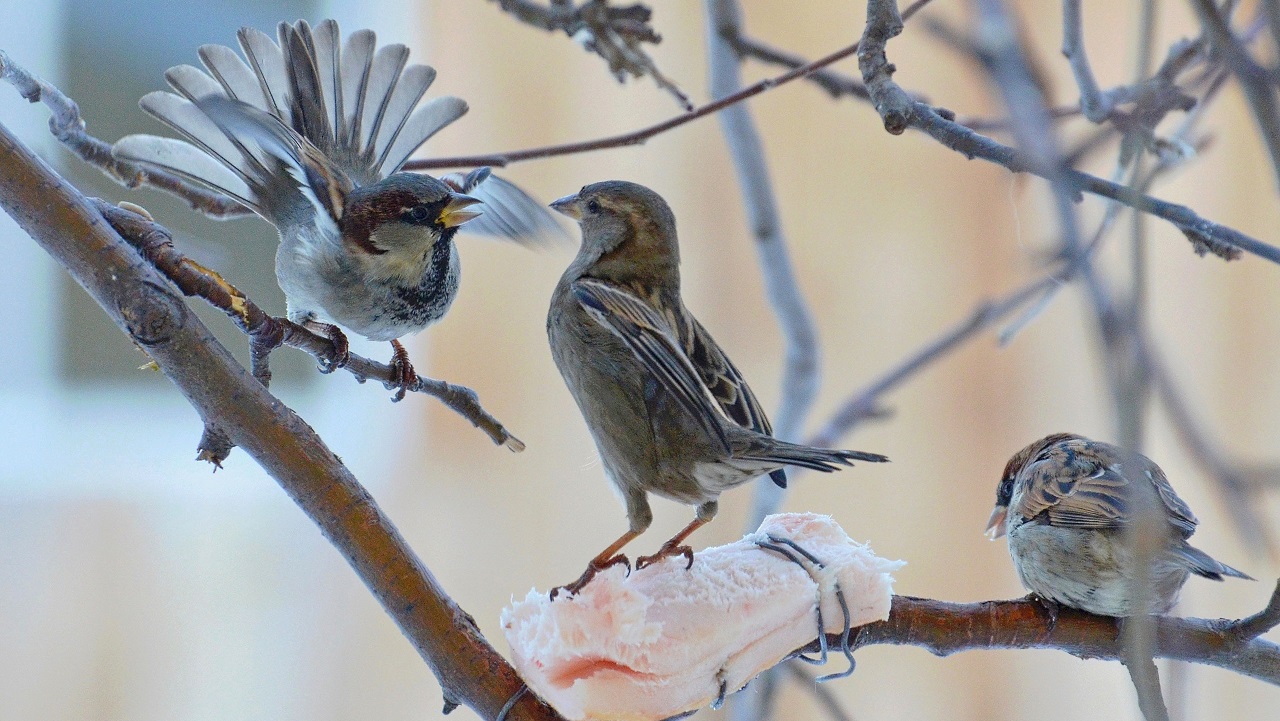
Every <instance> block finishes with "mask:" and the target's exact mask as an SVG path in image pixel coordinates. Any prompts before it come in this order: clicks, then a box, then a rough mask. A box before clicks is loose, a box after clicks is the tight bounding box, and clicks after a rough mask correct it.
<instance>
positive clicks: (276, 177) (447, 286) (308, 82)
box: [114, 20, 560, 400]
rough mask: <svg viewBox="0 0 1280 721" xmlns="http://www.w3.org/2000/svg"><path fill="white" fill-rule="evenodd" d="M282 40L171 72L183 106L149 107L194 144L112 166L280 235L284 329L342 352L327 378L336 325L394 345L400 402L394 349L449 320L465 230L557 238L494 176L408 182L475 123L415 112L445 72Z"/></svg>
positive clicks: (301, 34) (121, 148) (402, 363)
mask: <svg viewBox="0 0 1280 721" xmlns="http://www.w3.org/2000/svg"><path fill="white" fill-rule="evenodd" d="M278 37H279V44H278V45H277V44H276V43H275V42H273V41H272V40H271V38H270V37H268V36H267V35H266V34H264V33H262V32H260V31H258V30H255V29H253V28H244V29H242V30H241V31H240V33H239V40H240V47H241V49H242V50H243V52H244V59H243V60H242V59H241V58H240V56H238V55H237V54H236V53H235V51H233V50H232V49H231V48H228V47H224V46H221V45H205V46H203V47H201V48H200V52H199V55H200V59H201V61H202V62H203V64H204V68H205V69H204V70H201V69H198V68H195V67H192V66H190V65H178V66H176V67H173V68H170V69H169V70H168V72H166V73H165V77H166V79H167V80H168V81H169V85H170V86H172V88H173V89H174V90H175V91H176V93H177V94H174V93H166V92H159V91H157V92H153V93H149V94H148V95H146V96H145V97H143V98H142V100H141V103H140V104H141V106H142V108H143V110H145V111H147V112H148V113H150V114H151V115H153V116H155V117H156V118H157V119H159V120H160V121H162V122H164V123H165V124H167V125H168V126H169V127H171V128H173V129H174V130H176V131H177V132H178V133H179V134H181V135H182V136H183V137H184V138H185V139H186V141H185V142H184V141H182V140H176V139H172V138H161V137H156V136H151V135H131V136H128V137H126V138H123V139H121V140H120V141H119V142H118V143H116V145H115V148H114V153H115V155H116V156H117V157H120V158H123V159H126V160H131V161H136V162H141V163H145V164H150V165H153V166H156V167H159V168H161V169H163V170H166V171H169V172H171V173H174V174H176V175H178V176H181V177H182V178H185V179H187V180H189V181H193V182H195V183H198V184H200V185H203V186H206V187H209V188H211V189H213V190H214V191H216V192H219V193H222V194H224V195H227V196H230V197H231V198H233V199H235V200H236V201H238V202H239V203H241V204H242V205H244V206H245V207H247V208H250V209H252V210H253V211H254V212H256V213H257V214H258V215H260V216H262V217H263V218H264V219H266V220H267V221H268V222H270V223H271V224H272V225H274V226H275V227H276V229H277V230H278V231H279V233H280V247H279V249H278V251H277V253H276V278H277V280H278V281H279V283H280V287H281V288H282V289H283V290H284V293H285V297H286V299H287V303H288V318H289V320H291V321H293V322H295V323H299V324H302V325H305V326H308V327H310V328H312V329H313V330H317V331H319V332H322V333H325V334H327V335H328V336H329V337H330V339H332V340H333V343H334V346H335V349H336V351H337V352H336V353H335V356H334V358H333V359H332V362H330V363H328V364H327V367H326V368H325V370H326V371H331V370H333V369H334V368H337V367H340V366H341V365H342V364H343V363H345V362H346V358H347V350H346V348H347V342H346V336H345V335H344V334H343V333H342V332H341V331H340V330H339V329H338V328H337V327H335V326H334V325H333V324H334V323H336V324H338V325H340V326H342V327H344V328H347V329H350V330H351V331H354V332H356V333H358V334H360V335H363V336H365V337H366V338H369V339H370V340H375V341H390V342H391V344H392V346H393V347H394V350H395V353H394V356H393V360H392V365H393V366H394V367H395V369H396V373H397V377H398V379H399V380H398V385H399V390H398V392H397V394H396V396H395V400H400V399H401V398H403V397H404V393H405V389H406V387H407V386H409V385H410V384H411V383H412V382H413V380H414V379H415V374H414V372H413V367H412V365H411V364H410V363H409V359H408V355H407V354H406V353H405V351H404V347H403V346H402V345H401V344H400V342H399V340H398V339H399V338H401V337H403V336H405V335H408V334H410V333H416V332H417V331H420V330H422V329H423V328H426V327H427V326H428V325H430V324H431V323H434V322H435V321H437V320H439V319H440V318H441V317H442V316H444V314H445V312H446V311H447V310H448V309H449V305H450V304H451V303H452V302H453V299H454V296H455V295H456V293H457V290H458V272H459V268H458V252H457V249H456V248H455V247H454V244H453V237H454V234H455V233H457V231H458V228H459V226H461V225H462V224H463V223H467V230H468V231H474V232H479V233H484V234H490V235H497V236H502V237H506V238H510V239H512V240H516V241H518V242H525V243H535V242H538V241H540V240H542V239H544V238H548V237H552V236H554V235H555V234H557V233H559V232H560V231H559V227H558V225H557V224H556V222H555V220H554V218H553V217H552V216H551V214H550V213H549V212H548V211H547V210H546V209H545V208H543V207H542V206H541V205H540V204H539V203H537V202H535V201H534V200H533V199H531V198H530V197H529V196H527V195H526V194H525V193H524V192H523V191H521V190H520V189H519V188H517V187H516V186H515V185H512V184H511V183H508V182H506V181H504V180H501V179H499V178H497V177H494V176H492V175H490V174H489V170H488V169H487V168H481V169H479V170H475V171H472V172H471V173H468V174H466V175H450V176H445V177H443V178H440V179H436V178H433V177H431V176H429V175H424V174H418V173H408V172H402V171H401V170H400V168H401V166H402V165H403V164H404V163H405V161H406V160H408V158H409V156H410V155H411V154H412V153H413V152H414V151H415V150H417V149H418V147H419V146H421V145H422V144H423V143H424V142H426V140H427V139H428V138H430V137H431V136H432V135H434V134H435V133H436V132H437V131H439V130H440V129H442V128H444V127H445V126H446V125H448V124H449V123H452V122H453V121H454V120H457V119H458V118H459V117H461V116H462V114H463V113H465V112H466V111H467V105H466V103H465V102H463V101H462V100H461V99H459V98H455V97H438V98H434V99H432V100H430V101H428V102H426V103H422V104H420V101H421V100H422V99H423V97H424V95H425V93H426V91H427V88H428V87H429V86H430V85H431V82H432V81H433V80H434V79H435V74H436V73H435V70H433V69H432V68H430V67H428V66H426V65H408V66H406V63H407V61H408V57H409V51H408V49H407V48H406V47H405V46H403V45H383V46H382V47H380V48H379V47H377V44H376V39H375V36H374V34H373V32H372V31H369V30H360V31H357V32H355V33H353V34H352V35H351V36H350V37H348V38H347V40H346V42H345V43H342V42H341V37H340V35H339V32H338V25H337V23H335V22H334V21H332V20H325V21H323V22H321V23H320V24H319V25H317V26H316V27H315V28H314V29H312V28H311V26H309V25H308V24H307V23H306V22H305V21H302V20H299V21H298V22H297V23H296V24H293V25H290V24H288V23H281V24H280V26H279V28H278ZM246 61H247V62H246ZM415 109H416V110H415ZM481 208H483V211H484V212H483V213H480V212H479V211H480V209H481Z"/></svg>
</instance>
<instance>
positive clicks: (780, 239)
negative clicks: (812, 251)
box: [706, 0, 820, 530]
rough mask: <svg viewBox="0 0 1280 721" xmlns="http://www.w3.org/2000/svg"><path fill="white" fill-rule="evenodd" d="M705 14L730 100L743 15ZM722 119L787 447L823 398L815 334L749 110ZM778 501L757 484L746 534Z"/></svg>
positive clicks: (727, 5) (731, 3) (723, 5)
mask: <svg viewBox="0 0 1280 721" xmlns="http://www.w3.org/2000/svg"><path fill="white" fill-rule="evenodd" d="M706 12H707V23H708V32H707V43H708V52H709V55H710V62H709V63H708V66H709V71H710V74H711V78H710V85H711V95H712V97H715V98H722V97H727V96H731V95H733V94H734V93H737V92H738V91H739V90H740V89H741V85H742V79H741V72H740V69H739V60H738V56H737V54H736V53H735V52H734V51H733V47H732V46H731V45H730V43H729V42H728V41H727V40H726V39H725V37H726V36H728V35H736V34H738V30H737V28H738V26H739V23H740V10H739V8H738V4H737V1H736V0H706ZM719 120H720V128H721V130H722V131H723V135H724V139H725V144H726V145H727V146H728V148H729V154H730V156H731V157H732V158H733V163H734V168H735V169H736V170H737V175H738V186H739V187H740V188H741V190H742V199H743V207H744V209H745V210H746V213H747V225H748V227H749V228H751V230H752V234H753V235H754V236H755V241H756V242H755V247H756V252H757V253H758V256H759V260H760V270H761V273H762V275H763V278H764V285H765V294H766V295H767V296H768V298H769V302H770V305H771V306H772V307H773V310H774V313H775V315H776V316H777V319H778V325H779V328H780V329H781V331H782V337H783V343H784V351H783V371H782V401H781V403H780V404H779V407H778V411H777V412H776V413H775V414H774V433H775V435H777V436H778V437H779V438H782V439H783V440H788V441H795V440H797V439H798V438H799V436H800V433H801V431H802V429H803V427H804V420H805V417H806V416H807V415H808V412H809V409H810V408H811V407H812V405H813V401H814V399H815V398H816V397H817V394H818V386H819V382H820V380H819V350H818V331H817V327H816V326H815V325H814V322H813V317H812V314H811V313H810V311H809V307H808V304H807V303H806V302H805V299H804V296H803V295H801V293H800V286H799V283H798V282H797V281H796V277H795V270H794V269H793V267H792V264H791V255H790V253H789V252H788V250H787V242H786V237H785V236H784V235H783V232H782V221H781V219H780V218H779V215H778V203H777V199H776V198H775V196H774V192H773V183H772V181H771V179H770V177H769V168H768V166H767V165H766V164H765V160H764V144H763V143H762V142H761V140H760V134H759V132H757V130H756V127H755V123H754V122H753V121H752V119H751V114H750V111H749V110H748V109H747V107H746V106H745V105H735V106H733V107H731V108H727V109H725V111H724V112H722V113H721V114H720V116H719ZM781 501H782V489H781V488H778V487H777V486H775V485H774V484H773V483H772V481H770V480H769V479H768V478H762V479H760V480H759V481H757V486H756V495H755V503H754V508H753V510H752V514H751V517H749V518H748V519H747V521H746V525H747V528H748V530H750V529H754V528H756V527H757V526H759V525H760V521H762V520H763V519H764V517H765V516H767V515H769V514H770V513H774V512H776V510H777V509H778V506H779V505H780V504H781Z"/></svg>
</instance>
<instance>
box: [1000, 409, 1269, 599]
mask: <svg viewBox="0 0 1280 721" xmlns="http://www.w3.org/2000/svg"><path fill="white" fill-rule="evenodd" d="M1139 483H1141V484H1146V485H1147V487H1148V488H1149V489H1150V491H1151V493H1150V494H1148V495H1149V496H1150V497H1151V498H1152V499H1153V500H1155V501H1158V502H1159V504H1158V506H1159V511H1160V512H1161V517H1162V519H1163V521H1164V522H1165V523H1164V524H1163V525H1164V528H1163V533H1164V535H1163V537H1161V538H1160V539H1159V544H1158V548H1157V551H1156V553H1155V555H1154V557H1153V558H1152V559H1151V568H1150V575H1149V578H1150V581H1151V583H1150V585H1149V586H1148V587H1147V589H1146V593H1145V595H1146V597H1147V598H1146V601H1147V603H1146V605H1145V607H1144V608H1138V607H1136V603H1137V602H1138V601H1137V600H1136V599H1134V597H1133V596H1134V591H1133V589H1134V586H1133V583H1134V581H1135V579H1138V578H1142V577H1144V576H1145V574H1143V573H1142V570H1143V569H1141V568H1140V567H1139V566H1138V564H1139V562H1140V561H1139V559H1138V558H1137V557H1136V549H1134V548H1133V547H1132V542H1131V540H1130V538H1127V537H1126V533H1125V531H1126V529H1129V528H1132V527H1133V524H1135V523H1136V522H1137V520H1136V519H1135V517H1134V516H1135V514H1136V512H1137V508H1136V502H1137V499H1135V494H1136V493H1137V492H1138V491H1137V489H1136V487H1135V484H1139ZM1196 523H1197V521H1196V517H1195V516H1194V515H1192V513H1191V509H1190V508H1188V507H1187V504H1186V503H1184V502H1183V501H1182V499H1181V498H1179V497H1178V494H1177V493H1175V492H1174V490H1173V487H1172V486H1170V485H1169V480H1168V479H1167V478H1165V475H1164V472H1163V471H1161V470H1160V467H1159V466H1157V465H1156V464H1155V463H1154V462H1152V461H1151V459H1149V458H1147V457H1146V456H1143V455H1140V454H1137V453H1133V454H1126V453H1125V452H1124V451H1123V450H1122V449H1120V448H1118V447H1116V446H1113V445H1111V444H1109V443H1102V442H1099V441H1092V440H1089V439H1087V438H1084V437H1081V436H1078V435H1074V434H1071V433H1059V434H1055V435H1051V436H1047V437H1045V438H1042V439H1040V440H1038V441H1036V442H1035V443H1032V444H1031V445H1029V446H1027V447H1026V448H1023V449H1022V450H1020V451H1018V452H1017V453H1016V454H1014V456H1013V458H1012V459H1010V460H1009V463H1008V465H1006V466H1005V469H1004V476H1003V477H1002V478H1001V479H1000V485H999V487H998V488H997V490H996V505H995V509H994V510H993V511H992V512H991V518H990V519H989V520H988V522H987V533H988V535H989V536H990V537H991V538H992V539H993V540H994V539H996V538H999V537H1000V536H1003V535H1006V533H1007V535H1008V537H1009V553H1010V555H1011V556H1013V565H1014V568H1015V569H1016V570H1017V573H1018V578H1019V579H1021V581H1022V585H1023V586H1025V587H1026V588H1027V589H1029V590H1030V591H1032V592H1033V593H1034V594H1036V595H1037V596H1039V597H1040V598H1041V599H1044V600H1046V601H1049V602H1050V603H1057V604H1061V605H1063V606H1068V607H1070V608H1076V609H1080V610H1082V611H1088V612H1089V613H1095V614H1099V615H1103V616H1117V617H1127V616H1134V615H1139V614H1144V615H1145V614H1161V613H1168V612H1169V610H1170V609H1171V608H1173V605H1174V604H1175V603H1176V602H1177V600H1178V593H1179V592H1180V591H1181V590H1182V585H1183V584H1184V583H1186V582H1187V578H1188V575H1189V574H1192V573H1194V574H1196V575H1197V576H1203V577H1204V578H1210V579H1213V580H1215V581H1221V580H1222V579H1223V577H1224V576H1232V577H1235V578H1245V579H1249V578H1250V577H1249V576H1247V575H1245V574H1244V573H1241V572H1240V571H1237V570H1236V569H1234V568H1232V567H1230V566H1228V565H1226V564H1224V563H1220V562H1219V561H1216V560H1214V559H1213V558H1211V557H1209V555H1208V554H1207V553H1205V552H1203V551H1201V550H1199V549H1197V548H1193V547H1192V546H1191V545H1189V544H1188V543H1187V539H1188V538H1190V537H1191V534H1192V533H1194V532H1195V530H1196ZM1250 580H1252V579H1250Z"/></svg>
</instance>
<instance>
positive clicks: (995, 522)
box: [985, 506, 1009, 541]
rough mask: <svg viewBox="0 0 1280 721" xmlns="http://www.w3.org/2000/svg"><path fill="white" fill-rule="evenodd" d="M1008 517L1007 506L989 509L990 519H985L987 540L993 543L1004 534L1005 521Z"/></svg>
mask: <svg viewBox="0 0 1280 721" xmlns="http://www.w3.org/2000/svg"><path fill="white" fill-rule="evenodd" d="M1008 517H1009V507H1008V506H996V507H995V508H993V509H991V517H990V518H988V519H987V532H986V534H985V535H986V537H987V540H990V541H994V540H996V539H997V538H1000V537H1002V536H1004V534H1005V530H1006V529H1005V525H1006V524H1005V521H1006V520H1007V519H1008Z"/></svg>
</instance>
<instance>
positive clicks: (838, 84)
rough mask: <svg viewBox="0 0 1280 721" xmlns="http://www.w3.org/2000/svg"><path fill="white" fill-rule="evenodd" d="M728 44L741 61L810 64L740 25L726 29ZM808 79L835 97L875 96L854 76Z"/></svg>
mask: <svg viewBox="0 0 1280 721" xmlns="http://www.w3.org/2000/svg"><path fill="white" fill-rule="evenodd" d="M932 1H933V0H916V1H915V2H913V3H911V4H910V5H908V6H907V7H906V9H904V10H903V11H902V21H903V22H906V21H907V20H909V19H911V16H912V15H915V14H916V13H918V12H920V11H921V10H923V9H924V8H925V6H926V5H928V4H929V3H930V2H932ZM724 31H725V32H724V34H723V35H722V37H724V39H725V40H727V41H729V43H730V44H731V45H733V49H734V50H735V51H736V52H737V53H738V55H739V56H740V57H743V58H751V59H752V60H759V61H761V62H765V63H769V64H771V65H781V66H783V67H787V68H799V67H803V66H804V65H806V64H807V63H808V62H809V61H808V60H805V59H804V58H802V57H800V56H799V55H796V54H794V53H790V52H787V51H786V50H782V49H781V48H775V47H773V46H772V45H769V44H767V43H765V42H764V41H762V40H759V39H757V38H753V37H749V36H747V35H745V34H743V33H742V28H741V26H740V25H735V26H733V27H726V28H724ZM807 79H808V80H809V81H810V82H812V83H813V84H815V85H817V86H819V87H821V88H822V89H823V90H826V91H827V92H828V93H830V95H831V97H833V98H838V97H841V96H843V95H850V96H853V97H855V98H860V99H862V100H870V99H871V95H870V93H868V92H867V86H866V85H863V84H862V83H861V82H859V81H858V80H856V79H854V78H853V77H852V76H849V75H845V74H843V73H838V72H835V71H833V70H818V71H816V72H814V73H810V74H809V75H808V76H807ZM916 99H917V100H920V101H921V102H927V101H925V100H924V99H923V98H916Z"/></svg>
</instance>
